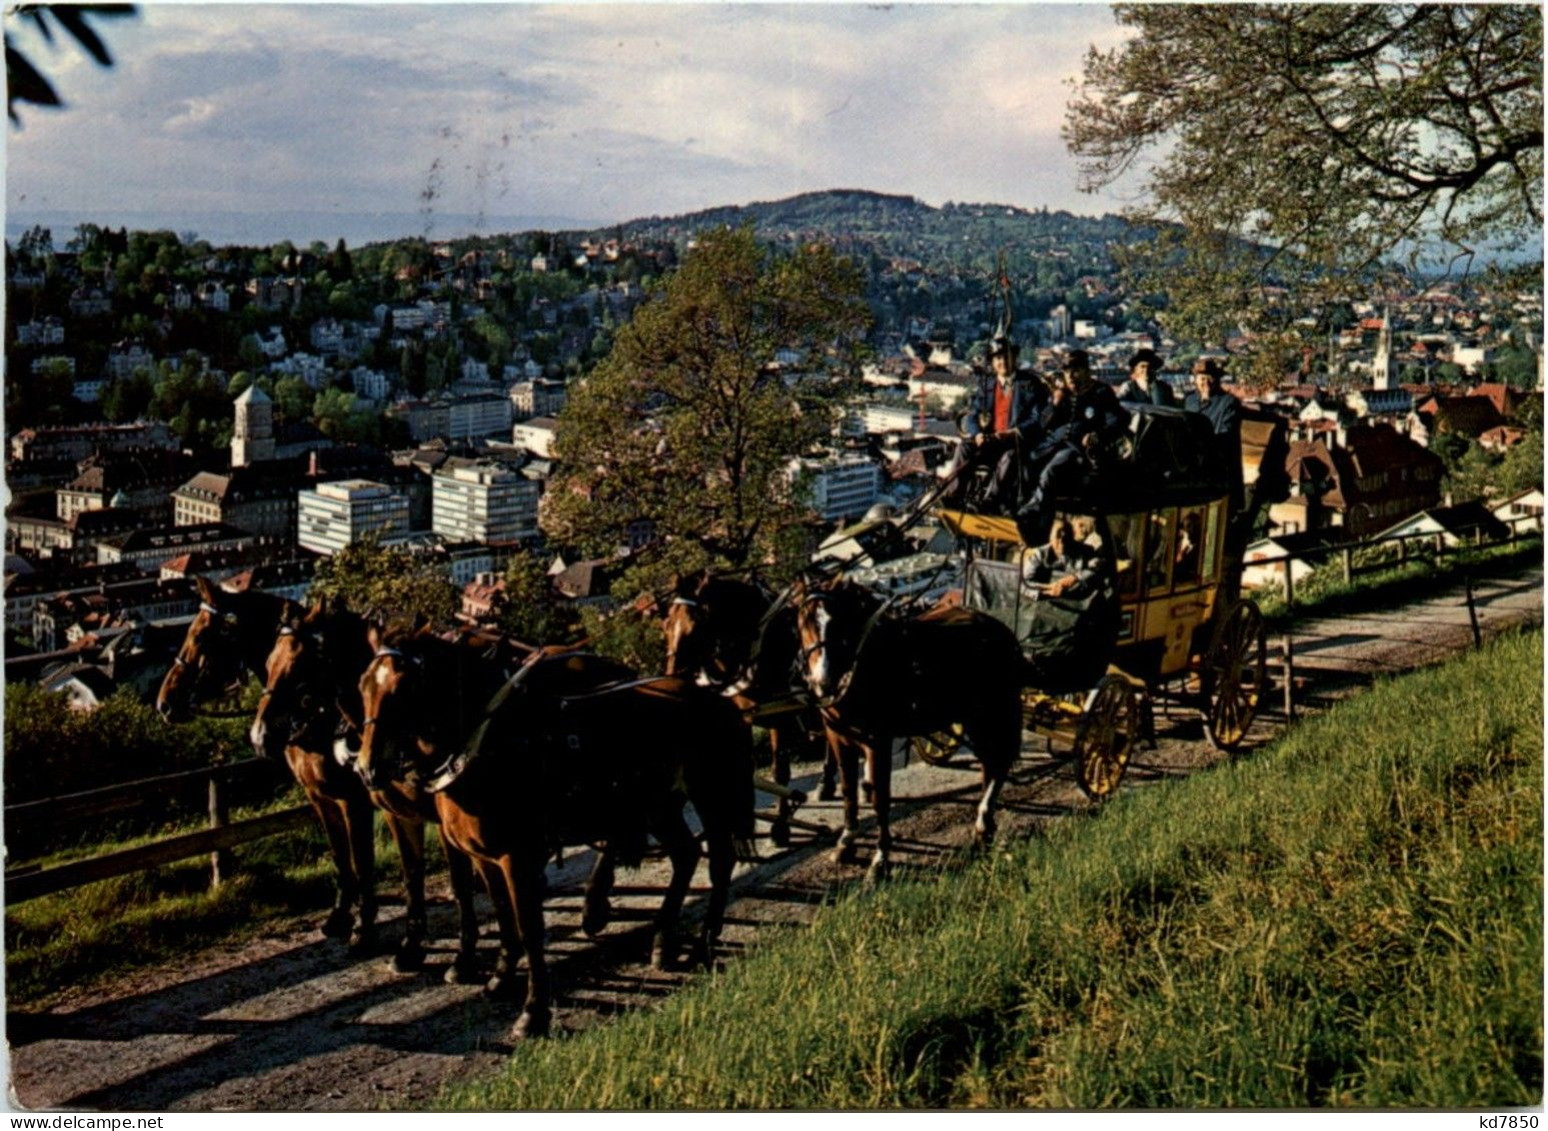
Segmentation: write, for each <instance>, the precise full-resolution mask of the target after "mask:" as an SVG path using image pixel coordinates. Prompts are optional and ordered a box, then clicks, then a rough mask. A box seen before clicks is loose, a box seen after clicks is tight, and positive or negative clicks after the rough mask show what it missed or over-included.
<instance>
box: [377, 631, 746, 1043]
mask: <svg viewBox="0 0 1548 1131" xmlns="http://www.w3.org/2000/svg"><path fill="white" fill-rule="evenodd" d="M372 643H373V646H374V648H375V650H376V658H375V659H374V660H373V661H372V663H371V666H370V667H369V668H368V669H367V670H366V673H365V675H364V676H363V677H362V678H361V680H360V694H361V699H362V701H363V704H364V710H365V719H364V720H363V722H362V731H361V739H360V750H359V754H358V758H359V764H360V768H361V773H362V774H363V775H364V776H365V777H366V780H367V783H368V784H370V783H373V782H376V781H378V780H379V779H381V778H387V777H391V778H402V777H404V776H407V775H409V774H415V773H417V774H420V775H422V776H425V777H433V778H434V779H435V780H434V781H433V782H432V784H431V786H430V788H431V789H432V790H434V791H435V799H436V807H437V809H438V811H439V813H440V817H441V825H442V827H443V828H444V829H445V830H446V832H447V835H448V836H449V837H450V838H451V840H452V841H453V843H455V844H456V845H457V846H458V847H459V848H461V849H462V850H463V851H465V852H467V853H468V854H469V855H470V856H472V857H473V859H474V860H475V861H476V862H477V863H478V864H479V866H480V868H481V870H482V871H483V873H484V877H485V881H486V882H487V883H488V885H489V889H490V893H491V895H492V896H494V897H495V905H496V910H497V912H498V913H499V916H500V935H501V952H502V953H501V960H500V965H499V967H497V970H496V981H497V982H500V981H501V980H502V979H503V978H504V977H505V976H507V975H508V974H509V973H510V971H511V970H512V969H513V968H514V965H515V954H516V948H517V946H518V945H519V946H520V947H521V948H522V950H523V952H524V953H525V955H526V958H527V966H528V977H527V993H526V1000H525V1002H524V1004H523V1008H522V1013H521V1016H520V1018H519V1019H518V1020H517V1022H516V1026H515V1029H514V1034H515V1036H516V1037H518V1038H520V1037H525V1036H537V1035H540V1034H542V1033H544V1032H546V1031H547V1029H548V1026H549V1023H550V1021H551V1018H552V1006H551V1004H550V1001H551V994H550V988H549V977H548V968H547V965H546V963H545V961H544V956H543V932H544V925H543V893H544V876H543V869H544V865H545V863H546V861H547V859H548V857H549V856H550V855H551V854H552V853H553V852H554V850H555V849H556V848H557V847H560V846H564V845H575V844H593V843H596V842H598V841H604V842H606V844H607V847H608V859H609V867H610V866H611V859H612V858H614V857H616V858H617V859H618V860H620V861H622V862H624V863H631V862H636V861H637V860H638V859H639V858H640V856H641V855H642V854H643V851H644V847H645V839H646V836H647V834H649V835H652V836H654V837H655V838H656V840H657V841H658V842H659V843H660V844H661V846H662V847H663V848H664V849H665V850H666V852H667V855H668V857H669V858H670V859H671V862H672V877H671V881H670V883H669V884H668V887H667V891H666V895H665V897H664V898H663V900H662V904H661V910H660V912H659V913H658V915H657V916H656V922H655V938H654V944H653V950H652V960H653V961H654V962H655V963H656V965H658V966H664V965H667V964H669V963H670V962H671V961H673V959H674V958H675V951H676V942H675V930H676V924H677V918H678V913H679V911H680V910H681V907H682V903H683V898H684V896H685V894H686V893H687V889H688V883H689V881H690V879H691V878H692V874H693V870H694V867H695V865H696V863H697V861H698V859H699V838H698V837H697V836H695V835H694V834H693V833H692V832H691V831H690V830H689V827H688V824H687V822H686V821H685V820H684V818H683V804H684V802H685V801H692V803H693V807H694V810H695V812H696V813H697V814H698V816H699V820H700V821H701V822H702V824H703V828H704V832H703V836H704V838H705V840H706V841H707V843H708V846H709V864H710V885H711V893H710V899H709V905H708V908H707V909H706V914H705V920H704V927H703V937H702V943H701V945H702V947H703V950H704V953H705V954H711V953H713V946H714V943H715V940H716V938H717V937H718V935H719V931H720V926H721V922H722V919H723V917H724V912H725V906H726V900H727V897H728V894H729V888H730V881H731V870H732V867H733V865H734V863H735V856H736V850H735V842H736V840H737V839H738V838H742V839H747V838H750V837H751V835H752V816H753V790H752V749H751V747H752V741H751V735H750V733H749V730H748V727H747V725H746V723H744V722H743V721H742V718H741V715H740V713H739V712H738V711H737V710H736V708H735V707H734V706H733V705H732V704H731V703H729V702H727V701H726V700H725V699H722V698H720V697H719V696H716V695H712V694H709V693H707V692H705V691H703V690H701V689H698V688H695V687H694V686H693V685H692V684H689V683H687V682H686V681H684V680H680V679H671V678H664V677H658V678H653V679H645V680H633V681H629V682H625V683H622V684H616V685H610V686H604V687H601V688H595V684H594V677H593V675H592V674H591V673H590V672H588V670H587V666H588V662H589V661H588V659H587V658H586V657H583V656H579V655H576V654H568V655H557V656H547V657H542V656H540V657H538V658H536V659H534V661H533V662H532V663H529V664H527V665H525V666H524V667H523V668H521V669H520V670H519V671H518V672H517V673H516V675H515V676H513V677H507V676H506V673H505V671H504V670H503V669H502V668H501V667H500V666H499V665H497V664H493V663H491V662H490V661H488V660H487V659H484V658H482V657H477V656H470V655H469V654H468V651H467V650H466V649H458V648H456V647H455V646H454V645H451V644H448V643H446V642H445V641H442V640H439V639H437V638H436V637H434V636H432V635H429V634H428V633H424V632H420V633H405V632H403V631H401V630H398V631H391V632H387V633H385V634H383V633H378V632H373V636H372ZM577 685H579V686H577ZM577 691H578V692H579V693H578V694H577V693H575V692H577ZM600 866H601V861H599V867H600ZM497 988H501V987H497Z"/></svg>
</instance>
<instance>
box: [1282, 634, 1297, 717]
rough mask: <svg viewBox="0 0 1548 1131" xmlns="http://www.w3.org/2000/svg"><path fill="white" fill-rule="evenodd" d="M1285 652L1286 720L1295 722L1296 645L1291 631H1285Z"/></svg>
mask: <svg viewBox="0 0 1548 1131" xmlns="http://www.w3.org/2000/svg"><path fill="white" fill-rule="evenodd" d="M1283 646H1284V654H1285V667H1284V671H1285V722H1287V723H1293V722H1295V646H1294V645H1293V644H1292V643H1291V640H1290V633H1289V632H1286V633H1285V638H1284V641H1283Z"/></svg>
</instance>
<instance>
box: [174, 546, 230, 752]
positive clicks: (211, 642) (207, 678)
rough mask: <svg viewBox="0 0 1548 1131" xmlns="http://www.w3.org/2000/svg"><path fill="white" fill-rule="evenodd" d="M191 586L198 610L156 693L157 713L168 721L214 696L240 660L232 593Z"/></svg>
mask: <svg viewBox="0 0 1548 1131" xmlns="http://www.w3.org/2000/svg"><path fill="white" fill-rule="evenodd" d="M194 584H195V585H196V586H197V588H198V590H199V610H198V612H197V613H195V614H194V619H193V621H192V623H190V624H189V626H188V632H187V634H186V635H185V636H184V637H183V644H182V647H181V648H179V649H178V651H177V656H176V657H175V658H174V659H173V660H172V666H171V667H170V668H169V669H167V674H166V676H165V677H164V678H163V679H162V681H161V690H160V691H158V692H157V694H156V710H157V711H159V712H160V713H161V716H162V718H164V719H166V720H167V721H168V722H182V721H184V720H186V719H187V718H188V717H189V716H190V715H191V714H192V713H193V705H194V703H195V702H198V701H201V700H205V699H210V698H214V697H215V696H216V695H218V694H219V693H220V692H221V691H222V690H223V689H224V688H226V687H227V686H228V685H229V684H230V683H231V682H232V680H233V679H235V677H236V676H237V675H238V674H239V673H240V671H241V667H242V662H243V657H242V641H241V638H240V634H239V627H240V626H239V623H238V614H237V609H236V606H235V604H234V602H233V601H232V599H231V595H230V594H229V593H225V592H223V591H221V590H219V589H217V588H215V586H213V585H211V584H210V583H209V581H208V580H207V579H206V578H203V577H196V578H194Z"/></svg>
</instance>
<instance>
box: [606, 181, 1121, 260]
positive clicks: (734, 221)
mask: <svg viewBox="0 0 1548 1131" xmlns="http://www.w3.org/2000/svg"><path fill="white" fill-rule="evenodd" d="M749 223H750V224H752V225H753V227H754V228H755V230H756V231H757V232H758V234H759V235H760V236H762V237H764V238H766V239H771V240H776V241H795V240H800V239H810V238H813V237H818V236H821V237H825V238H828V239H831V240H833V241H834V242H835V243H836V244H837V245H839V246H840V248H841V249H844V250H848V251H858V252H862V253H870V254H874V255H878V256H882V257H886V258H888V259H899V258H904V259H915V260H918V261H919V262H920V263H921V264H923V265H926V266H927V267H929V268H932V269H935V270H940V269H942V268H951V269H957V270H967V271H972V272H987V271H991V270H992V269H993V266H994V263H995V260H996V258H997V256H998V255H999V253H1000V251H1001V250H1002V249H1003V250H1004V251H1006V252H1007V255H1008V257H1009V258H1008V264H1007V266H1008V267H1009V269H1010V270H1011V272H1012V273H1013V274H1015V275H1018V276H1022V277H1026V276H1035V274H1036V264H1037V262H1038V261H1042V262H1043V263H1045V264H1047V263H1049V262H1050V260H1052V261H1059V260H1063V261H1064V262H1065V265H1066V266H1067V267H1078V268H1080V269H1081V270H1082V271H1091V272H1101V271H1104V270H1106V269H1107V268H1108V267H1109V266H1110V254H1109V250H1108V249H1109V248H1110V247H1111V245H1112V244H1114V243H1125V242H1128V241H1130V240H1133V239H1136V238H1143V235H1144V233H1142V232H1141V231H1140V230H1138V229H1135V228H1133V227H1132V226H1131V225H1129V224H1128V223H1127V222H1126V221H1124V220H1123V219H1121V218H1119V217H1117V216H1111V215H1108V216H1102V217H1089V216H1075V215H1072V214H1071V213H1069V212H1062V211H1061V212H1051V211H1049V210H1048V209H1046V208H1043V209H1026V208H1018V207H1015V206H1012V205H1005V204H958V203H951V202H948V203H947V204H945V205H943V206H942V207H940V208H936V207H933V206H932V205H929V204H925V203H924V202H923V201H920V200H917V199H915V198H914V197H912V196H896V195H890V194H887V193H879V192H866V191H861V190H854V189H835V190H831V191H827V192H811V193H802V194H801V195H799V196H792V197H789V198H787V199H784V200H775V201H760V202H757V203H753V204H747V205H733V206H727V207H721V208H712V209H707V210H705V211H702V212H693V213H689V214H687V215H683V216H669V217H661V216H651V217H648V218H643V219H637V220H631V221H629V222H628V223H626V224H623V225H621V226H620V227H621V231H622V233H623V235H624V237H625V238H626V239H644V240H652V239H672V238H680V237H682V236H685V235H691V234H692V233H694V232H697V231H702V230H704V229H706V228H714V227H720V226H722V225H729V226H731V227H740V226H742V225H744V224H749Z"/></svg>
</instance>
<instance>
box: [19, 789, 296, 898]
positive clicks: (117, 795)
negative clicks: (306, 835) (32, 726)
mask: <svg viewBox="0 0 1548 1131" xmlns="http://www.w3.org/2000/svg"><path fill="white" fill-rule="evenodd" d="M258 768H263V769H265V770H268V771H269V772H270V773H273V772H274V771H275V770H276V767H275V765H274V764H273V763H271V762H268V761H265V760H263V759H259V758H245V759H243V760H242V761H239V762H232V763H230V764H229V765H225V766H211V767H209V768H207V769H201V770H188V771H186V772H184V773H177V774H163V775H161V776H160V777H154V778H142V779H140V780H139V781H132V782H124V783H122V784H120V785H112V786H107V787H105V788H103V789H93V790H88V791H86V792H84V793H72V794H66V795H63V796H60V797H49V798H44V799H42V800H39V801H28V802H23V803H21V804H18V805H7V806H6V807H5V825H6V828H7V829H11V830H15V829H18V828H26V827H28V826H29V825H31V826H35V825H36V824H37V823H39V822H47V823H49V824H60V823H66V822H81V821H89V820H92V819H93V818H101V817H118V816H122V815H124V814H127V813H130V812H133V811H134V810H136V809H143V808H146V807H148V806H150V805H152V804H153V803H156V802H159V801H162V800H164V799H165V798H166V797H167V796H168V795H169V794H173V793H178V792H182V791H186V790H189V789H197V788H198V787H199V786H200V785H203V786H204V788H205V791H206V794H207V797H208V799H209V827H208V828H207V829H204V830H201V831H199V832H192V833H181V834H178V835H176V836H171V837H166V838H163V839H161V840H158V841H155V842H153V843H150V844H142V845H138V846H136V847H134V848H125V849H120V850H118V851H115V852H109V853H105V854H103V855H101V856H91V857H87V858H86V859H83V860H71V861H69V862H67V863H63V864H50V865H47V866H43V865H39V864H18V865H16V866H14V867H11V868H7V869H6V872H5V901H6V903H7V905H14V904H17V903H22V902H24V901H26V900H29V899H36V898H37V897H38V896H40V895H51V894H52V893H54V892H59V891H65V890H67V889H69V888H74V887H79V886H81V885H82V884H90V883H95V882H97V881H98V880H107V879H111V878H113V877H115V876H127V875H131V874H133V873H135V872H144V871H148V870H150V869H152V868H159V867H161V866H162V865H164V864H171V863H174V862H176V861H178V860H187V859H190V858H192V857H195V856H206V855H207V856H209V858H210V884H211V886H212V887H218V886H219V885H220V883H221V881H222V880H223V879H224V878H225V877H227V876H229V875H230V874H231V868H232V861H231V856H230V850H231V849H232V848H235V847H236V846H237V845H240V844H247V843H249V842H251V841H255V840H259V839H262V838H263V837H270V836H274V835H276V834H278V833H285V832H290V831H292V830H294V829H298V828H302V827H304V826H306V825H308V824H311V823H313V822H315V820H316V818H315V817H314V816H313V815H312V807H311V806H310V805H294V806H290V807H288V808H285V809H281V810H278V811H276V812H273V813H265V814H264V815H263V816H261V817H253V818H250V819H248V820H243V821H232V820H230V818H229V809H228V805H227V800H226V788H225V787H226V786H228V785H229V784H230V783H231V782H233V781H235V780H237V779H239V778H242V777H248V776H251V775H252V773H253V771H254V770H255V769H258Z"/></svg>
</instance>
